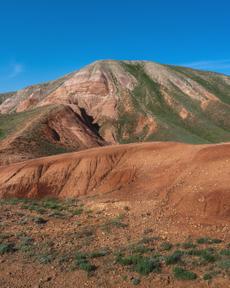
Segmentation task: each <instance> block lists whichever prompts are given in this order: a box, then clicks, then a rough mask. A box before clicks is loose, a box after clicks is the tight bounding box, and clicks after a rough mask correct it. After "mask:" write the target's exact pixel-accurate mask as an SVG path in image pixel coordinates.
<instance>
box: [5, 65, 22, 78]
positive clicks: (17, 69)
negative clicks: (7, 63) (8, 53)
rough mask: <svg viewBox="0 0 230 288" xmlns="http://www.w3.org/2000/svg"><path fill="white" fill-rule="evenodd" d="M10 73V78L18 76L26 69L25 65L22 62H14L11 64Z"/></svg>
mask: <svg viewBox="0 0 230 288" xmlns="http://www.w3.org/2000/svg"><path fill="white" fill-rule="evenodd" d="M10 70H11V71H10V73H9V75H8V78H11V79H12V78H15V77H17V76H18V75H19V74H21V73H22V72H23V71H24V66H23V65H22V64H20V63H14V64H12V65H11V67H10Z"/></svg>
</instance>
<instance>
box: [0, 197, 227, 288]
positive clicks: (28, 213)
mask: <svg viewBox="0 0 230 288" xmlns="http://www.w3.org/2000/svg"><path fill="white" fill-rule="evenodd" d="M10 205H11V206H10ZM25 207H26V208H25ZM31 207H32V209H30V208H31ZM38 208H42V217H41V215H40V212H41V211H40V209H38ZM80 208H81V209H83V212H82V214H81V215H75V213H74V212H75V211H76V210H77V209H80ZM9 210H11V217H8V211H9ZM1 211H2V214H1V217H2V218H4V219H3V224H4V225H2V226H1V229H2V232H1V233H0V255H1V258H3V261H5V260H4V259H7V258H8V257H15V259H20V257H21V256H22V259H24V260H26V261H27V262H28V263H30V262H31V263H32V262H34V263H40V264H42V265H52V267H55V269H56V268H57V267H59V268H60V269H61V271H72V270H73V269H80V270H84V271H86V272H87V274H88V275H91V273H93V272H94V273H99V272H97V269H98V270H99V271H100V273H107V272H108V271H111V270H115V269H120V270H122V271H124V274H125V275H126V276H124V277H123V281H127V280H128V281H129V282H131V283H132V284H133V285H138V284H140V279H143V281H145V280H144V278H145V276H148V275H150V274H151V273H158V274H161V273H163V274H165V272H166V271H167V272H166V273H168V272H169V270H171V271H172V275H173V277H174V278H175V279H177V280H195V279H196V278H198V276H197V275H199V281H202V279H203V281H212V279H213V278H214V277H215V276H216V275H218V274H220V275H221V277H222V276H223V277H224V278H227V277H228V276H229V272H230V258H229V256H230V252H229V249H228V248H229V246H228V245H227V244H226V243H225V242H224V241H222V240H221V239H215V238H210V237H201V238H198V239H194V238H192V237H189V240H187V241H185V242H183V241H182V242H181V243H171V242H170V241H166V240H164V239H162V238H161V237H158V236H156V235H154V234H153V233H154V230H151V229H149V230H148V231H147V232H148V237H146V236H145V237H140V238H136V237H135V238H131V237H129V235H127V238H126V234H128V233H127V232H128V229H127V230H126V228H127V226H126V224H125V223H124V222H126V221H125V220H126V218H125V217H127V214H121V215H118V216H117V217H114V218H111V219H108V220H107V221H106V222H105V223H107V224H108V223H109V229H111V230H110V231H112V232H115V233H110V234H109V235H108V234H105V233H103V231H101V228H102V226H103V225H104V221H105V219H107V217H108V216H107V215H106V214H105V215H103V214H102V213H99V214H98V213H97V214H94V210H93V211H92V210H90V214H91V216H92V217H93V218H88V213H86V211H87V209H84V206H83V204H82V203H81V201H77V200H74V199H69V200H66V201H61V200H58V199H51V198H49V199H42V200H26V199H6V200H2V201H1ZM88 211H89V210H88ZM50 213H55V214H56V213H63V215H64V216H63V217H61V218H58V219H53V218H51V217H50ZM4 215H5V216H4ZM43 217H44V218H43ZM48 217H49V218H48ZM19 218H20V220H19ZM35 219H37V220H35ZM41 219H45V220H46V219H48V222H44V221H43V220H41ZM18 221H20V222H18ZM36 222H37V223H38V224H36V225H35V223H36ZM57 222H59V223H60V224H61V227H62V228H61V231H60V230H59V231H58V233H55V232H56V231H55V230H56V229H54V230H52V228H51V227H53V225H56V223H57ZM11 223H14V225H15V231H13V230H11V227H12V226H11V225H10V224H11ZM41 223H42V224H41ZM43 223H44V224H45V226H44V224H43ZM66 223H68V225H65V224H66ZM121 223H122V224H121ZM18 224H20V225H18ZM123 224H124V225H123ZM63 227H64V228H63ZM106 227H107V226H106ZM50 228H51V229H50ZM112 229H114V230H112ZM115 229H116V230H115ZM119 229H124V230H119ZM122 231H123V232H122ZM51 232H52V233H51ZM53 232H54V233H53ZM116 234H117V235H116ZM143 235H145V232H144V234H142V236H143ZM99 237H102V238H100V239H98V238H99ZM110 237H111V238H110ZM123 237H124V239H125V241H121V238H123ZM111 239H112V241H111V242H110V240H111ZM113 239H114V240H115V241H113ZM126 239H127V240H126ZM100 240H102V241H100ZM102 243H103V244H104V245H105V246H99V244H102ZM105 243H106V244H105ZM194 243H197V244H194ZM106 245H108V246H106ZM108 247H109V248H108ZM178 249H180V250H178ZM76 251H77V253H76ZM121 266H123V267H121ZM121 268H122V269H121ZM106 271H107V272H106ZM129 273H130V274H129ZM124 274H123V275H124ZM127 275H128V276H127ZM96 276H98V275H96ZM134 276H135V277H134ZM139 277H141V278H139ZM159 277H161V276H159ZM153 278H154V277H153ZM134 279H137V280H134ZM135 283H136V284H135Z"/></svg>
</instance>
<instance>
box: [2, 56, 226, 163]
mask: <svg viewBox="0 0 230 288" xmlns="http://www.w3.org/2000/svg"><path fill="white" fill-rule="evenodd" d="M0 99H1V101H0V113H1V114H0V120H1V121H0V139H1V142H0V149H1V151H0V153H1V161H0V164H1V163H2V164H4V163H11V162H17V161H21V160H23V159H30V158H36V157H40V156H47V155H51V154H56V153H62V152H69V151H78V150H82V149H85V148H90V147H94V146H95V147H96V146H98V145H99V146H101V145H103V146H104V145H108V144H116V143H133V142H145V141H179V142H185V143H195V144H201V143H218V142H228V141H230V113H229V111H230V77H228V76H225V75H221V74H217V73H212V72H203V71H197V70H192V69H188V68H184V67H176V66H169V65H160V64H157V63H153V62H146V61H97V62H95V63H93V64H91V65H89V66H86V67H85V68H83V69H81V70H79V71H76V72H73V73H71V74H68V75H66V76H64V77H62V78H60V79H58V80H56V81H51V82H47V83H44V84H40V85H33V86H30V87H27V88H25V89H23V90H20V91H17V92H13V93H11V94H4V95H3V94H1V95H0ZM1 102H2V103H1ZM59 105H60V107H58V106H59ZM53 106H55V107H56V108H55V109H57V110H62V109H64V110H65V111H66V112H65V113H64V114H65V116H64V117H67V118H68V121H62V120H61V118H62V117H56V119H55V125H54V124H53V125H51V126H52V132H51V134H52V135H56V136H55V137H50V136H47V127H44V126H45V125H43V124H42V123H43V122H42V121H45V120H44V117H48V118H49V116H48V115H49V113H47V114H46V115H47V116H44V115H43V116H42V117H40V116H39V117H38V114H39V115H41V114H45V113H46V112H45V111H49V109H51V110H52V109H53V108H52V107H53ZM71 114H72V116H71ZM67 115H68V116H67ZM74 115H75V116H74ZM76 117H77V118H80V119H83V120H82V121H80V122H81V123H80V124H79V121H76ZM28 119H29V121H30V123H35V122H36V125H35V124H33V125H32V124H30V125H29V126H30V127H29V130H27V129H25V123H27V122H28ZM41 119H43V120H41ZM82 122H83V124H82ZM23 123H24V124H23ZM53 123H54V121H53ZM79 125H80V126H79ZM82 125H83V126H82ZM26 126H27V125H26ZM38 126H40V127H42V129H40V130H39V132H37V129H38ZM54 126H55V127H54ZM70 126H71V129H69V127H70ZM58 127H59V128H58ZM60 127H61V128H60ZM82 127H83V128H82ZM25 130H26V131H28V132H26V131H25ZM65 130H68V131H69V132H70V130H71V132H70V133H72V132H73V130H74V131H75V132H74V134H75V136H74V137H77V139H78V140H76V143H75V140H74V141H72V140H70V137H66V131H65ZM85 131H87V132H85ZM69 132H68V133H69ZM85 133H86V134H87V135H86V134H85ZM25 134H26V135H29V137H26V141H25ZM57 134H58V135H59V136H57ZM35 135H36V136H38V135H39V137H37V138H36V137H35ZM84 135H86V136H84ZM82 138H84V139H82ZM85 138H87V140H86V139H85ZM12 139H13V140H12ZM40 140H41V143H40ZM44 141H45V142H46V144H44ZM8 143H14V144H13V148H12V149H11V146H12V144H10V146H9V145H8ZM35 143H36V144H35ZM44 145H45V146H49V147H51V148H44V147H43V146H44ZM22 146H23V148H22V149H21V148H20V147H22ZM23 151H24V152H25V151H27V152H28V151H29V153H24V152H23Z"/></svg>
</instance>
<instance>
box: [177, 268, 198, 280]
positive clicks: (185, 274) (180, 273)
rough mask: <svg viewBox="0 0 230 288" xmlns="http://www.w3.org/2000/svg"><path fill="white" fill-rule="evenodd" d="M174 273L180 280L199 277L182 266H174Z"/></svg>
mask: <svg viewBox="0 0 230 288" xmlns="http://www.w3.org/2000/svg"><path fill="white" fill-rule="evenodd" d="M173 274H174V277H175V278H176V279H179V280H195V279H196V278H197V275H196V273H194V272H191V271H188V270H186V269H184V268H182V267H174V268H173Z"/></svg>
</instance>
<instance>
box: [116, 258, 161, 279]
mask: <svg viewBox="0 0 230 288" xmlns="http://www.w3.org/2000/svg"><path fill="white" fill-rule="evenodd" d="M116 262H117V263H119V264H121V265H124V266H132V269H133V270H134V271H135V272H138V273H140V274H142V275H148V274H149V273H151V272H160V270H161V264H160V261H159V259H157V258H153V257H144V256H142V255H130V256H124V255H122V254H119V255H118V256H117V258H116Z"/></svg>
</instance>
